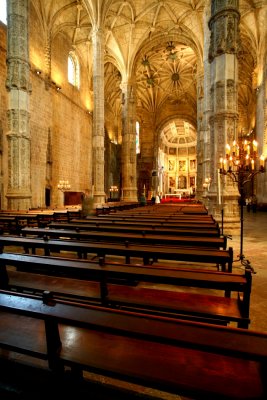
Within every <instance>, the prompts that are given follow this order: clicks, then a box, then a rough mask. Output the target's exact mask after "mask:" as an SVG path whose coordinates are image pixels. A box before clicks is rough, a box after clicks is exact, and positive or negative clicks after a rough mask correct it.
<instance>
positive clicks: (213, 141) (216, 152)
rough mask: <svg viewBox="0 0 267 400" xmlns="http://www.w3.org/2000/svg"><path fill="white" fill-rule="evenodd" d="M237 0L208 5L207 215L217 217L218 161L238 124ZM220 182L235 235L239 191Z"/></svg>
mask: <svg viewBox="0 0 267 400" xmlns="http://www.w3.org/2000/svg"><path fill="white" fill-rule="evenodd" d="M238 7H239V2H238V0H220V1H218V0H213V1H212V4H211V18H210V21H209V28H210V30H211V37H210V49H209V61H210V63H211V116H210V120H209V122H210V158H211V161H210V178H211V187H210V192H209V200H210V212H211V213H212V214H213V215H214V216H215V217H216V216H217V217H218V216H219V213H220V211H221V205H219V201H218V193H217V182H218V179H219V178H218V175H217V171H218V168H219V159H220V157H223V156H224V155H225V145H226V143H229V144H230V145H231V144H232V142H233V141H234V140H236V139H237V120H238V112H237V105H238V98H237V85H238V60H237V53H238V49H239V20H240V14H239V11H238ZM223 181H224V182H222V184H223V185H222V188H223V203H224V204H223V207H224V217H225V220H224V227H225V231H227V230H228V232H229V231H230V232H231V233H235V232H237V229H238V227H239V206H238V198H239V194H238V188H237V185H236V184H235V183H233V182H232V181H231V179H229V178H227V177H225V178H224V179H223Z"/></svg>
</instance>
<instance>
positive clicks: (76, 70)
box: [68, 51, 80, 89]
mask: <svg viewBox="0 0 267 400" xmlns="http://www.w3.org/2000/svg"><path fill="white" fill-rule="evenodd" d="M68 81H69V83H71V84H72V85H73V86H75V87H77V88H78V89H79V88H80V64H79V61H78V58H77V56H76V54H75V53H74V52H72V51H71V52H70V53H69V57H68Z"/></svg>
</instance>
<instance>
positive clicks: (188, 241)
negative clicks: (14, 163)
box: [21, 227, 227, 249]
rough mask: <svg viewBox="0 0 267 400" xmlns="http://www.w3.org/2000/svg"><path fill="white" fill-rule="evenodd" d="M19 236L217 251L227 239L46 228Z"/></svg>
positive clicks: (22, 233)
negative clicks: (206, 248)
mask: <svg viewBox="0 0 267 400" xmlns="http://www.w3.org/2000/svg"><path fill="white" fill-rule="evenodd" d="M21 235H22V236H24V237H27V236H34V237H44V236H46V237H48V238H49V239H50V238H56V239H59V238H64V239H65V238H69V239H77V240H82V241H84V240H86V241H105V242H115V243H116V242H122V243H125V241H126V240H127V241H128V242H129V244H131V243H139V244H153V245H163V244H167V245H172V246H177V245H178V246H181V245H184V246H194V247H198V246H200V247H211V248H217V249H220V248H222V249H226V247H227V237H226V236H221V237H204V236H177V235H157V234H156V232H154V233H153V234H147V233H144V232H142V233H141V232H139V233H138V232H137V233H127V232H125V233H124V234H123V235H122V234H121V232H109V231H100V232H95V231H79V230H70V229H52V228H50V229H47V228H28V227H25V228H23V229H21Z"/></svg>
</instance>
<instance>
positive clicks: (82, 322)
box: [0, 291, 267, 400]
mask: <svg viewBox="0 0 267 400" xmlns="http://www.w3.org/2000/svg"><path fill="white" fill-rule="evenodd" d="M0 313H1V319H0V346H1V347H2V348H3V349H6V350H9V351H13V352H14V351H15V352H17V353H20V354H27V355H28V356H31V357H33V358H37V359H42V360H47V361H48V366H49V368H50V369H51V370H52V371H53V372H54V374H55V376H58V379H61V378H60V377H62V375H64V374H65V373H67V369H69V368H70V370H71V373H72V379H70V375H69V384H70V385H76V386H77V387H78V385H80V384H81V380H82V378H83V372H84V371H90V372H94V373H97V374H101V375H105V376H111V377H113V378H118V379H121V380H124V381H126V382H133V383H137V384H140V385H143V386H146V387H149V388H155V389H159V390H163V391H167V392H169V393H174V394H176V395H183V396H190V397H192V398H197V399H204V398H205V399H208V400H214V399H216V400H218V399H219V400H222V399H224V400H240V399H242V400H252V399H253V400H265V399H266V395H267V387H266V361H267V334H266V333H260V332H256V331H252V330H246V329H240V328H230V327H222V326H215V325H211V324H204V323H197V322H191V321H183V320H178V319H177V320H170V319H168V318H163V317H159V316H148V315H142V314H139V313H130V312H125V311H121V310H120V311H119V310H110V309H103V308H101V309H100V308H99V307H93V306H83V305H79V304H71V303H70V302H64V301H59V300H57V301H55V300H54V299H53V298H51V296H50V294H49V293H44V295H43V300H42V299H40V298H36V297H34V296H29V295H28V296H26V295H23V296H22V295H15V294H10V292H4V291H2V292H1V296H0ZM18 316H19V318H18ZM111 344H112V345H111Z"/></svg>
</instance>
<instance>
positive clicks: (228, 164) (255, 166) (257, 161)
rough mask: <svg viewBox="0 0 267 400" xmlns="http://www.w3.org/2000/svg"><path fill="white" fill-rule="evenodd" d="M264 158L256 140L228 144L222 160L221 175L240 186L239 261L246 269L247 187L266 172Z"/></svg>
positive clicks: (248, 263) (247, 263)
mask: <svg viewBox="0 0 267 400" xmlns="http://www.w3.org/2000/svg"><path fill="white" fill-rule="evenodd" d="M264 161H265V159H264V156H263V155H261V156H260V157H259V156H258V143H257V142H256V140H253V141H250V140H241V142H240V143H237V142H236V141H235V140H234V141H233V144H232V146H230V145H229V144H226V154H225V158H220V170H219V172H220V174H222V175H226V176H228V177H229V178H231V180H232V181H233V182H235V183H237V185H238V190H239V193H240V254H239V260H241V263H242V264H243V265H245V266H246V267H249V266H250V262H249V261H248V260H245V256H244V254H243V229H244V212H243V206H244V203H245V185H246V184H247V183H248V182H253V179H254V177H255V176H256V175H257V174H259V173H263V172H265V169H264Z"/></svg>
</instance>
